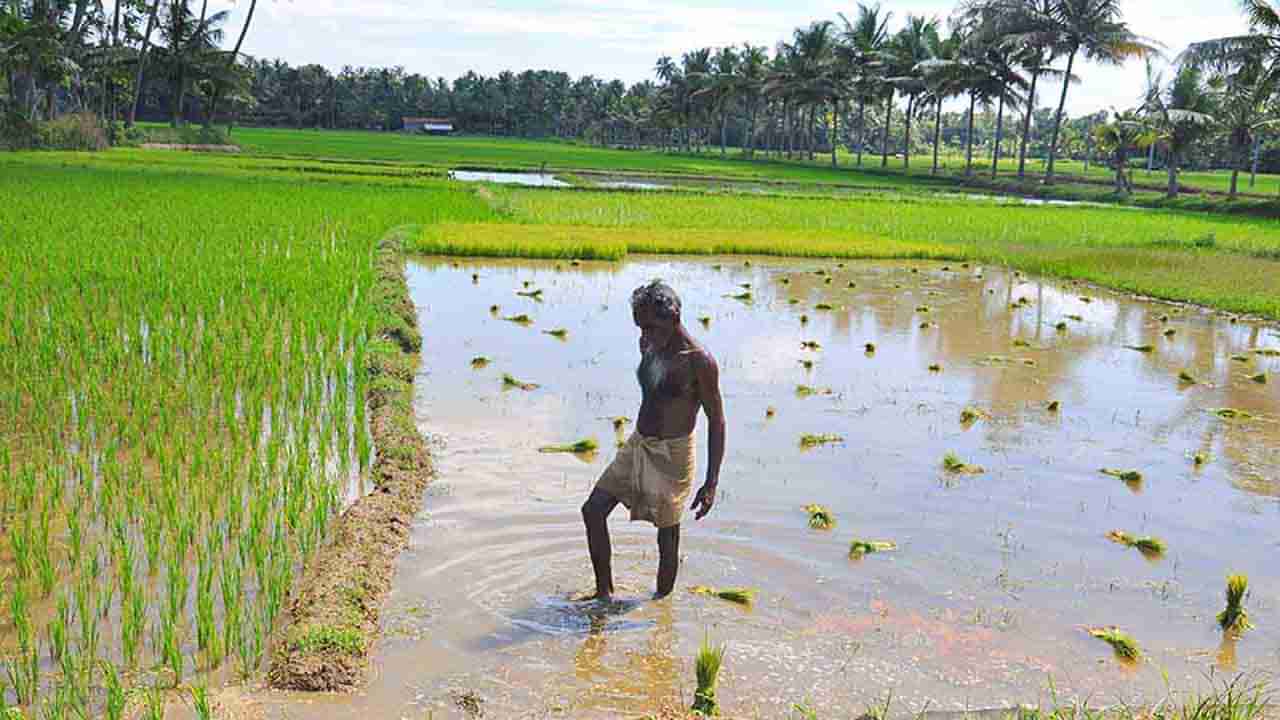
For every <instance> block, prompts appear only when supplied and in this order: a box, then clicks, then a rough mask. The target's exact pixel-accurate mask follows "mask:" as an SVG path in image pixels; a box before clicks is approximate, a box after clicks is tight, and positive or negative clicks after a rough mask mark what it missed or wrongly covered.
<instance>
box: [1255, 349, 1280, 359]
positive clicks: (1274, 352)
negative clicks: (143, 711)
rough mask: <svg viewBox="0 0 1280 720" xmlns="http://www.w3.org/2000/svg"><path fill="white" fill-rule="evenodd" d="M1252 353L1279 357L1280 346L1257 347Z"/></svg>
mask: <svg viewBox="0 0 1280 720" xmlns="http://www.w3.org/2000/svg"><path fill="white" fill-rule="evenodd" d="M1253 353H1254V354H1255V355H1261V356H1263V357H1280V348H1258V349H1257V350H1254V351H1253Z"/></svg>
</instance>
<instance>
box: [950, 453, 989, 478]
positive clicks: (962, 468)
mask: <svg viewBox="0 0 1280 720" xmlns="http://www.w3.org/2000/svg"><path fill="white" fill-rule="evenodd" d="M942 468H943V469H944V470H946V471H947V472H949V473H956V474H960V475H981V474H982V473H984V472H986V470H985V469H984V468H983V467H982V466H981V465H970V464H969V463H966V462H964V461H963V460H961V459H960V456H959V455H956V454H955V453H953V452H948V453H947V454H946V455H943V456H942Z"/></svg>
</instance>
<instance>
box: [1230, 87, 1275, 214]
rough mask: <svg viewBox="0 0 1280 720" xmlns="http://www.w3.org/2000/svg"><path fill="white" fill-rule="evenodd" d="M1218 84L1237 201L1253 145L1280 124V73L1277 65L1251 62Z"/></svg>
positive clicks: (1232, 186)
mask: <svg viewBox="0 0 1280 720" xmlns="http://www.w3.org/2000/svg"><path fill="white" fill-rule="evenodd" d="M1218 85H1219V88H1220V89H1219V93H1218V97H1219V100H1218V120H1219V122H1220V126H1221V128H1222V131H1223V133H1224V134H1225V135H1226V139H1227V147H1228V148H1229V149H1230V162H1231V189H1230V198H1231V199H1232V200H1234V199H1236V197H1237V194H1238V192H1239V181H1240V170H1241V168H1242V167H1243V166H1244V164H1245V162H1246V161H1247V159H1248V151H1249V148H1250V147H1251V146H1252V145H1253V144H1254V141H1255V140H1256V139H1257V137H1258V134H1259V133H1260V132H1261V131H1262V130H1265V129H1266V128H1269V127H1275V126H1277V125H1280V117H1277V116H1276V109H1275V107H1274V106H1273V105H1272V102H1273V101H1274V99H1275V97H1276V93H1277V91H1280V74H1278V73H1276V72H1275V70H1274V68H1268V67H1265V66H1263V65H1261V64H1259V63H1248V64H1245V65H1243V66H1241V67H1239V68H1237V69H1235V71H1234V72H1230V73H1226V74H1224V75H1223V76H1222V77H1221V78H1220V79H1219V82H1218Z"/></svg>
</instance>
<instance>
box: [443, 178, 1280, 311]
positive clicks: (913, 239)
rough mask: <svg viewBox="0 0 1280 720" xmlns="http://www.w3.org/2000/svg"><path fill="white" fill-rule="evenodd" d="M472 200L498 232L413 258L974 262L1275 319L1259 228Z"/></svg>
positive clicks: (1123, 215) (1117, 219)
mask: <svg viewBox="0 0 1280 720" xmlns="http://www.w3.org/2000/svg"><path fill="white" fill-rule="evenodd" d="M483 195H484V196H485V197H486V198H487V199H488V200H489V202H490V204H491V205H492V206H493V208H494V209H495V211H496V212H497V213H498V214H499V215H501V216H502V217H503V219H504V220H505V221H506V224H502V225H494V226H489V227H478V226H474V225H467V226H451V225H444V226H437V227H432V228H428V229H427V230H426V231H424V233H423V236H422V238H421V240H420V245H419V248H420V249H421V250H423V251H425V252H437V253H439V252H444V253H462V254H524V255H542V256H549V257H565V256H572V255H579V256H583V255H589V256H594V257H617V256H619V255H620V254H624V253H625V252H667V253H762V254H779V255H810V256H812V255H827V256H833V257H932V258H940V259H953V260H958V261H964V260H974V261H982V262H996V263H1004V264H1009V265H1012V266H1014V267H1019V268H1022V269H1025V270H1028V271H1031V272H1037V273H1044V274H1050V275H1056V276H1062V277H1072V278H1080V279H1085V280H1089V281H1092V282H1096V283H1099V284H1102V285H1108V286H1111V287H1117V288H1121V289H1125V290H1130V291H1133V292H1138V293H1143V294H1148V295H1152V296H1156V297H1162V298H1167V299H1171V300H1188V301H1193V302H1197V303H1202V304H1205V305H1212V306H1216V307H1219V308H1223V309H1226V310H1231V311H1236V312H1250V313H1258V314H1262V315H1267V316H1270V317H1280V233H1277V232H1276V223H1275V221H1272V220H1260V219H1248V218H1237V217H1225V216H1219V215H1205V214H1194V213H1183V212H1174V211H1144V210H1133V209H1126V208H1110V207H1059V206H1027V205H1008V204H1003V203H998V202H981V201H970V200H956V199H950V200H944V199H922V198H889V197H883V196H876V197H858V198H823V197H807V198H798V197H788V198H779V197H752V196H732V197H725V196H714V195H700V194H690V193H665V194H644V193H641V194H624V193H616V192H607V193H606V192H571V193H570V192H556V191H553V190H534V189H510V188H495V189H492V190H486V191H484V193H483ZM511 223H514V225H513V224H511Z"/></svg>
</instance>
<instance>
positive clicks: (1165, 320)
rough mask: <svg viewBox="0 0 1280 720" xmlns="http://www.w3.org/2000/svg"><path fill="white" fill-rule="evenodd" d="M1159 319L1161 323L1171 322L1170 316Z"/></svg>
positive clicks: (1162, 316)
mask: <svg viewBox="0 0 1280 720" xmlns="http://www.w3.org/2000/svg"><path fill="white" fill-rule="evenodd" d="M1157 319H1158V320H1159V321H1160V322H1162V323H1167V322H1169V316H1168V315H1161V316H1160V317H1159V318H1157Z"/></svg>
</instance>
